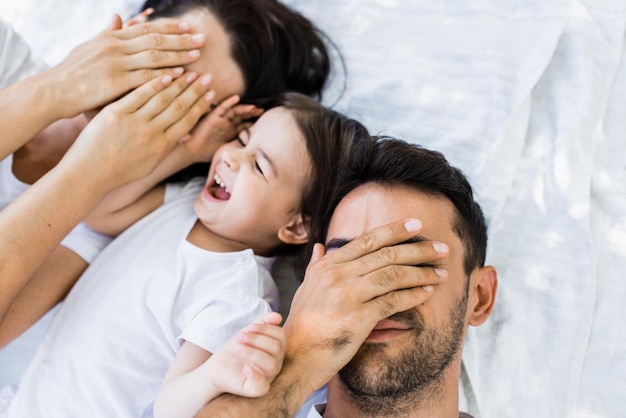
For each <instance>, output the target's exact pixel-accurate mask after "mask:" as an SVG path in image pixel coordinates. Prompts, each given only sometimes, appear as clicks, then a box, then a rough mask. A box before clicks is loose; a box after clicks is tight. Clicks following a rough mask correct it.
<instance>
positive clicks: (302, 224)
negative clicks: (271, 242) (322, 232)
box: [278, 213, 311, 245]
mask: <svg viewBox="0 0 626 418" xmlns="http://www.w3.org/2000/svg"><path fill="white" fill-rule="evenodd" d="M310 226H311V217H309V216H303V215H302V214H301V213H299V214H298V215H296V216H294V217H293V219H292V220H291V221H290V222H289V223H288V224H287V225H285V226H283V227H282V228H280V229H279V230H278V239H279V240H281V241H282V242H284V243H285V244H292V245H295V244H304V243H305V242H307V241H308V239H309V228H310Z"/></svg>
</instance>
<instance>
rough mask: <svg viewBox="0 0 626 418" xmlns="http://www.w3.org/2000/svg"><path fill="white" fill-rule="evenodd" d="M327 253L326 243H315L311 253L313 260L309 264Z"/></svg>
mask: <svg viewBox="0 0 626 418" xmlns="http://www.w3.org/2000/svg"><path fill="white" fill-rule="evenodd" d="M325 254H326V250H325V249H324V245H322V244H320V243H319V242H318V243H315V244H314V245H313V252H312V254H311V260H310V261H309V264H313V263H315V262H316V261H318V260H319V259H320V258H322V257H324V255H325Z"/></svg>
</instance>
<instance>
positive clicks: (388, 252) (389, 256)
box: [378, 247, 397, 263]
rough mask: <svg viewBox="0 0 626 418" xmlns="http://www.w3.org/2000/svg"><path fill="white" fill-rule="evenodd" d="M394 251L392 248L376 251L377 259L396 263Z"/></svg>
mask: <svg viewBox="0 0 626 418" xmlns="http://www.w3.org/2000/svg"><path fill="white" fill-rule="evenodd" d="M396 255H397V254H396V250H395V249H394V248H392V247H383V248H381V249H379V250H378V257H379V258H380V259H381V260H382V261H384V262H388V263H393V262H394V261H396Z"/></svg>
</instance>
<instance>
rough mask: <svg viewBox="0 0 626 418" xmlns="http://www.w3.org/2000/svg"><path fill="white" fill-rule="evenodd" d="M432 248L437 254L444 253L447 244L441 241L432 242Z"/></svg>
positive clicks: (446, 250)
mask: <svg viewBox="0 0 626 418" xmlns="http://www.w3.org/2000/svg"><path fill="white" fill-rule="evenodd" d="M433 248H434V249H435V251H437V252H438V253H439V254H445V253H447V252H448V246H447V245H446V244H444V243H443V242H433Z"/></svg>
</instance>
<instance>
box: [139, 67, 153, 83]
mask: <svg viewBox="0 0 626 418" xmlns="http://www.w3.org/2000/svg"><path fill="white" fill-rule="evenodd" d="M140 71H141V72H140V77H141V79H142V80H143V83H144V84H145V83H147V82H148V81H150V80H152V79H153V78H154V77H155V76H156V74H155V73H154V72H153V71H152V70H149V69H147V68H145V69H143V70H140Z"/></svg>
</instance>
